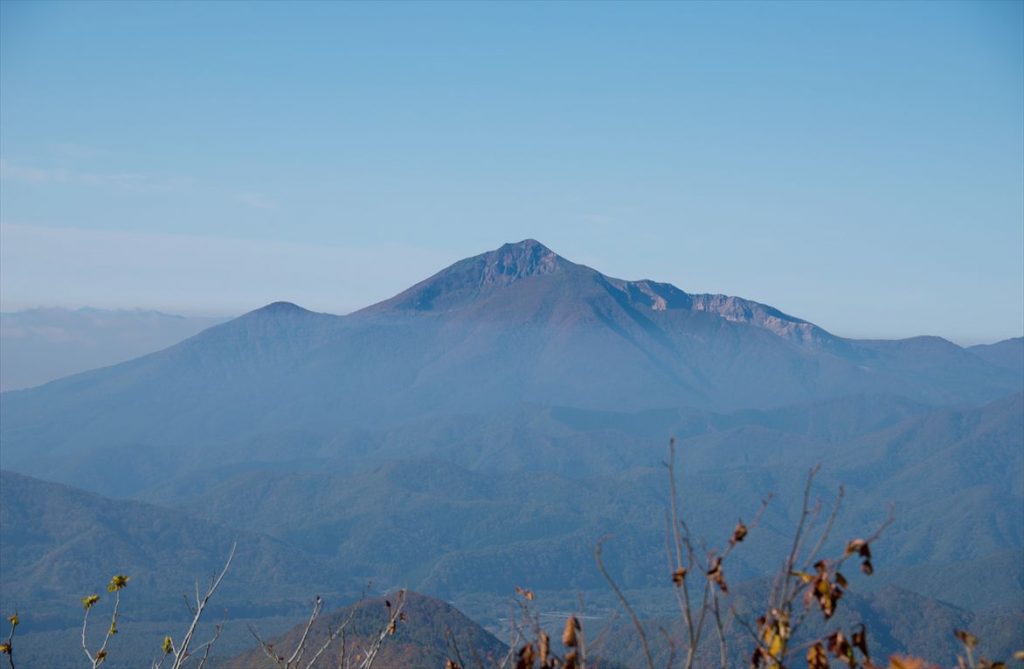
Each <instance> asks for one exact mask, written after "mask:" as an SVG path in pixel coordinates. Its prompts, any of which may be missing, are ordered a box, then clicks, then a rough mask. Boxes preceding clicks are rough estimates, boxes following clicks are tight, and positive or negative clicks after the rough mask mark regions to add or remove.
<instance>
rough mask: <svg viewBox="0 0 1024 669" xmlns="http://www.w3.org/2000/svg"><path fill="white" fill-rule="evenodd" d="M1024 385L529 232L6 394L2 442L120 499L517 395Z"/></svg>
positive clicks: (760, 404) (603, 406) (700, 399)
mask: <svg viewBox="0 0 1024 669" xmlns="http://www.w3.org/2000/svg"><path fill="white" fill-rule="evenodd" d="M1021 383H1022V381H1021V379H1019V378H1017V376H1016V375H1014V374H1013V372H1011V371H1009V370H1006V369H1003V368H1000V367H998V366H995V365H992V364H990V363H988V362H986V361H984V360H982V359H980V358H979V357H978V356H976V355H974V354H972V353H970V352H968V351H965V350H964V349H962V348H960V347H958V346H956V345H954V344H951V343H949V342H946V341H944V340H940V339H938V338H920V339H916V340H905V341H899V342H858V341H853V340H846V339H841V338H838V337H835V336H833V335H831V334H829V333H827V332H825V331H824V330H821V329H820V328H817V327H816V326H813V325H812V324H810V323H807V322H805V321H801V320H800V319H796V318H792V317H790V316H787V315H785V314H783V313H782V312H779V311H777V310H775V309H772V308H771V307H767V306H764V305H760V304H757V303H754V302H749V301H746V300H742V299H740V298H729V297H722V296H708V295H689V294H687V293H684V292H683V291H680V290H678V289H676V288H674V287H672V286H668V285H667V284H656V283H653V282H650V281H635V282H630V281H621V280H618V279H612V278H609V277H606V276H604V275H602V274H600V273H599V272H597V271H595V270H592V269H590V268H588V267H584V266H582V265H577V264H575V263H572V262H569V261H567V260H565V259H564V258H561V257H559V256H557V255H555V254H554V253H553V252H551V251H550V250H548V249H546V248H545V247H543V246H542V245H540V244H539V243H537V242H534V241H532V240H527V241H524V242H521V243H519V244H510V245H506V246H503V247H501V248H500V249H498V250H496V251H492V252H489V253H486V254H482V255H480V256H477V257H474V258H469V259H466V260H463V261H460V262H459V263H456V264H455V265H453V266H452V267H450V268H448V269H446V270H444V271H442V272H440V273H438V274H437V275H435V276H434V277H431V278H430V279H427V280H426V281H424V282H421V283H420V284H417V285H416V286H414V287H412V288H411V289H409V290H408V291H405V292H404V293H401V294H399V295H397V296H396V297H394V298H392V299H391V300H387V301H385V302H382V303H380V304H378V305H374V306H372V307H369V308H367V309H364V310H362V311H360V312H356V313H354V314H351V315H349V316H344V317H341V316H331V315H327V314H316V313H312V312H309V311H306V310H304V309H301V308H300V307H297V306H295V305H290V304H285V303H275V304H272V305H269V306H267V307H264V308H262V309H259V310H257V311H254V312H251V313H249V314H246V315H245V316H242V317H240V318H238V319H235V320H233V321H231V322H229V323H225V324H223V325H220V326H217V327H214V328H211V329H209V330H207V331H205V332H203V333H201V334H200V335H198V336H196V337H193V338H191V339H189V340H187V341H185V342H182V343H181V344H178V345H176V346H173V347H171V348H169V349H166V350H164V351H161V352H159V353H156V354H153V355H149V356H146V357H143V358H139V359H137V360H133V361H130V362H127V363H123V364H121V365H116V366H114V367H111V368H107V369H102V370H96V371H94V372H89V373H86V374H80V375H77V376H74V377H70V378H68V379H64V380H61V381H58V382H54V383H51V384H48V385H47V386H45V387H43V388H36V389H32V390H26V391H17V392H11V393H6V394H4V395H3V396H2V401H0V438H2V440H3V443H4V449H3V454H2V458H3V464H4V466H5V467H8V468H13V469H17V470H19V471H23V472H27V473H35V474H45V475H46V476H48V477H52V478H56V479H59V480H64V481H69V482H70V481H76V480H82V481H90V482H91V483H89V484H88V485H91V486H93V488H94V489H97V490H104V491H113V492H118V493H122V494H130V493H132V492H134V491H135V490H137V488H136V487H134V486H135V484H139V485H145V484H148V483H150V482H152V480H153V479H154V478H156V477H158V476H161V477H162V476H165V475H166V474H167V473H171V474H181V473H184V472H186V471H189V468H190V467H194V465H192V464H191V463H194V462H200V461H201V462H203V465H204V466H207V465H209V464H211V463H213V464H218V463H221V464H222V463H225V462H231V461H246V460H248V459H249V458H250V454H249V453H247V452H246V450H245V449H246V445H247V444H250V443H252V442H254V441H261V440H262V441H271V442H274V441H276V442H277V443H279V444H283V445H284V446H283V448H278V449H277V451H278V453H279V455H280V454H281V453H282V452H287V453H294V452H296V451H299V452H301V451H303V450H308V449H311V448H316V447H319V446H320V445H323V444H327V443H330V442H331V441H332V440H333V439H334V437H335V436H336V435H338V434H340V433H342V432H344V431H346V430H353V429H356V430H358V429H362V428H367V427H373V428H377V427H381V426H395V425H399V424H403V423H408V422H409V421H411V420H413V419H417V418H426V417H437V416H446V415H447V416H450V415H455V414H466V413H479V412H493V411H498V410H504V409H507V408H509V407H512V406H515V405H517V404H520V403H522V402H531V403H536V404H543V405H561V406H568V407H576V408H582V409H599V410H616V411H623V410H625V411H640V410H646V409H660V408H665V407H680V406H689V407H696V408H702V409H715V410H722V409H726V410H731V409H739V408H767V407H773V406H782V405H785V404H788V403H794V402H806V401H811V400H821V399H827V398H836V397H845V396H849V395H852V394H862V393H873V392H885V393H895V394H898V395H903V396H905V397H907V398H910V399H912V400H914V401H917V402H924V403H931V404H944V403H961V402H981V401H987V400H990V399H994V398H996V397H998V396H1000V395H1003V394H1005V393H1007V392H1011V391H1015V390H1019V389H1020V386H1021ZM101 462H120V463H124V464H125V469H127V470H130V471H131V472H133V476H132V477H131V478H128V477H123V476H122V477H112V476H108V475H107V474H106V467H103V466H99V463H101ZM107 486H113V487H107Z"/></svg>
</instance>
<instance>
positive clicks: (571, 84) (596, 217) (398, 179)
mask: <svg viewBox="0 0 1024 669" xmlns="http://www.w3.org/2000/svg"><path fill="white" fill-rule="evenodd" d="M1022 8H1024V3H1021V2H978V3H956V2H940V3H930V2H913V3H910V2H904V3H882V2H875V3H862V4H847V3H840V2H818V3H814V2H807V3H797V2H791V3H789V2H787V3H777V4H776V3H750V4H748V3H739V2H729V3H721V4H703V3H695V2H688V3H678V4H671V3H651V4H645V3H628V4H616V3H598V4H588V3H581V2H577V3H523V4H501V3H450V4H432V3H386V4H358V3H326V2H313V3H289V4H278V3H270V2H265V3H255V4H247V3H242V2H229V3H222V4H218V3H154V2H146V3H125V2H115V3H103V4H94V3H88V2H70V3H45V2H5V3H0V161H2V163H0V226H2V227H0V303H2V305H0V306H2V308H3V310H5V311H6V310H13V309H19V308H24V307H31V306H43V305H45V306H51V305H59V306H86V305H88V306H96V307H107V308H111V307H113V308H118V307H146V308H158V309H163V310H169V311H177V312H185V313H217V314H234V313H240V312H242V311H246V310H248V309H251V308H255V307H258V306H260V305H262V304H265V303H268V302H271V301H274V300H279V299H285V300H291V301H294V302H297V303H299V304H302V305H303V306H306V307H308V308H311V309H316V310H321V311H330V312H335V313H344V312H347V311H350V310H352V309H355V308H358V307H361V306H365V305H367V304H369V303H372V302H374V301H377V300H380V299H383V298H386V297H388V296H390V295H391V294H393V293H395V292H398V291H399V290H401V289H403V288H405V287H407V286H408V285H410V284H412V283H414V282H416V281H418V280H420V279H422V278H425V277H426V276H427V275H429V274H432V273H433V272H434V271H437V270H439V269H441V268H442V267H443V266H445V265H447V264H449V263H451V262H453V261H455V260H458V259H460V258H462V257H465V256H468V255H473V254H476V253H480V252H482V251H485V250H488V249H492V248H495V247H497V246H499V245H500V244H502V243H503V242H507V241H517V240H520V239H523V238H527V237H533V238H536V239H539V240H541V241H542V242H544V243H545V244H547V245H548V246H549V247H551V248H552V249H553V250H555V251H556V252H558V253H560V254H562V255H564V256H565V257H567V258H569V259H570V260H574V261H577V262H583V263H585V264H588V265H591V266H593V267H595V268H597V269H599V270H601V271H603V272H605V273H607V274H611V275H613V276H618V277H622V278H627V279H637V278H653V279H657V280H661V281H668V282H671V283H674V284H676V285H677V286H679V287H680V288H682V289H683V290H687V291H691V292H721V293H728V294H735V295H741V296H744V297H747V298H751V299H756V300H759V301H762V302H767V303H770V304H772V305H774V306H777V307H779V308H781V309H783V310H784V311H787V312H789V313H792V314H795V315H797V316H800V317H802V318H806V319H808V320H812V321H814V322H816V323H818V324H819V325H822V326H823V327H825V328H827V329H829V330H831V331H833V332H835V333H837V334H841V335H847V336H881V337H898V336H909V335H913V334H922V333H927V334H938V335H942V336H945V337H948V338H950V339H953V340H954V341H959V342H964V343H974V342H979V341H992V340H996V339H1000V338H1005V337H1010V336H1019V335H1021V334H1022V333H1024V10H1022Z"/></svg>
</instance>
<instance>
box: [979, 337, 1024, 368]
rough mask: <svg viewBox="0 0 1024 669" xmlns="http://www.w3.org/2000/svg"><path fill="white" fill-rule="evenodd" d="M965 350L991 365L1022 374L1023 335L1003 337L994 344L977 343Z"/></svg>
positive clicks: (1023, 365)
mask: <svg viewBox="0 0 1024 669" xmlns="http://www.w3.org/2000/svg"><path fill="white" fill-rule="evenodd" d="M967 350H968V351H970V352H971V353H973V354H974V355H976V356H978V357H979V358H981V359H983V360H987V361H988V362H990V363H992V364H993V365H997V366H999V367H1004V368H1006V369H1008V370H1010V371H1012V372H1015V373H1016V374H1017V375H1018V376H1024V337H1014V338H1013V339H1004V340H1003V341H999V342H996V343H994V344H979V345H977V346H971V347H970V348H968V349H967Z"/></svg>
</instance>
